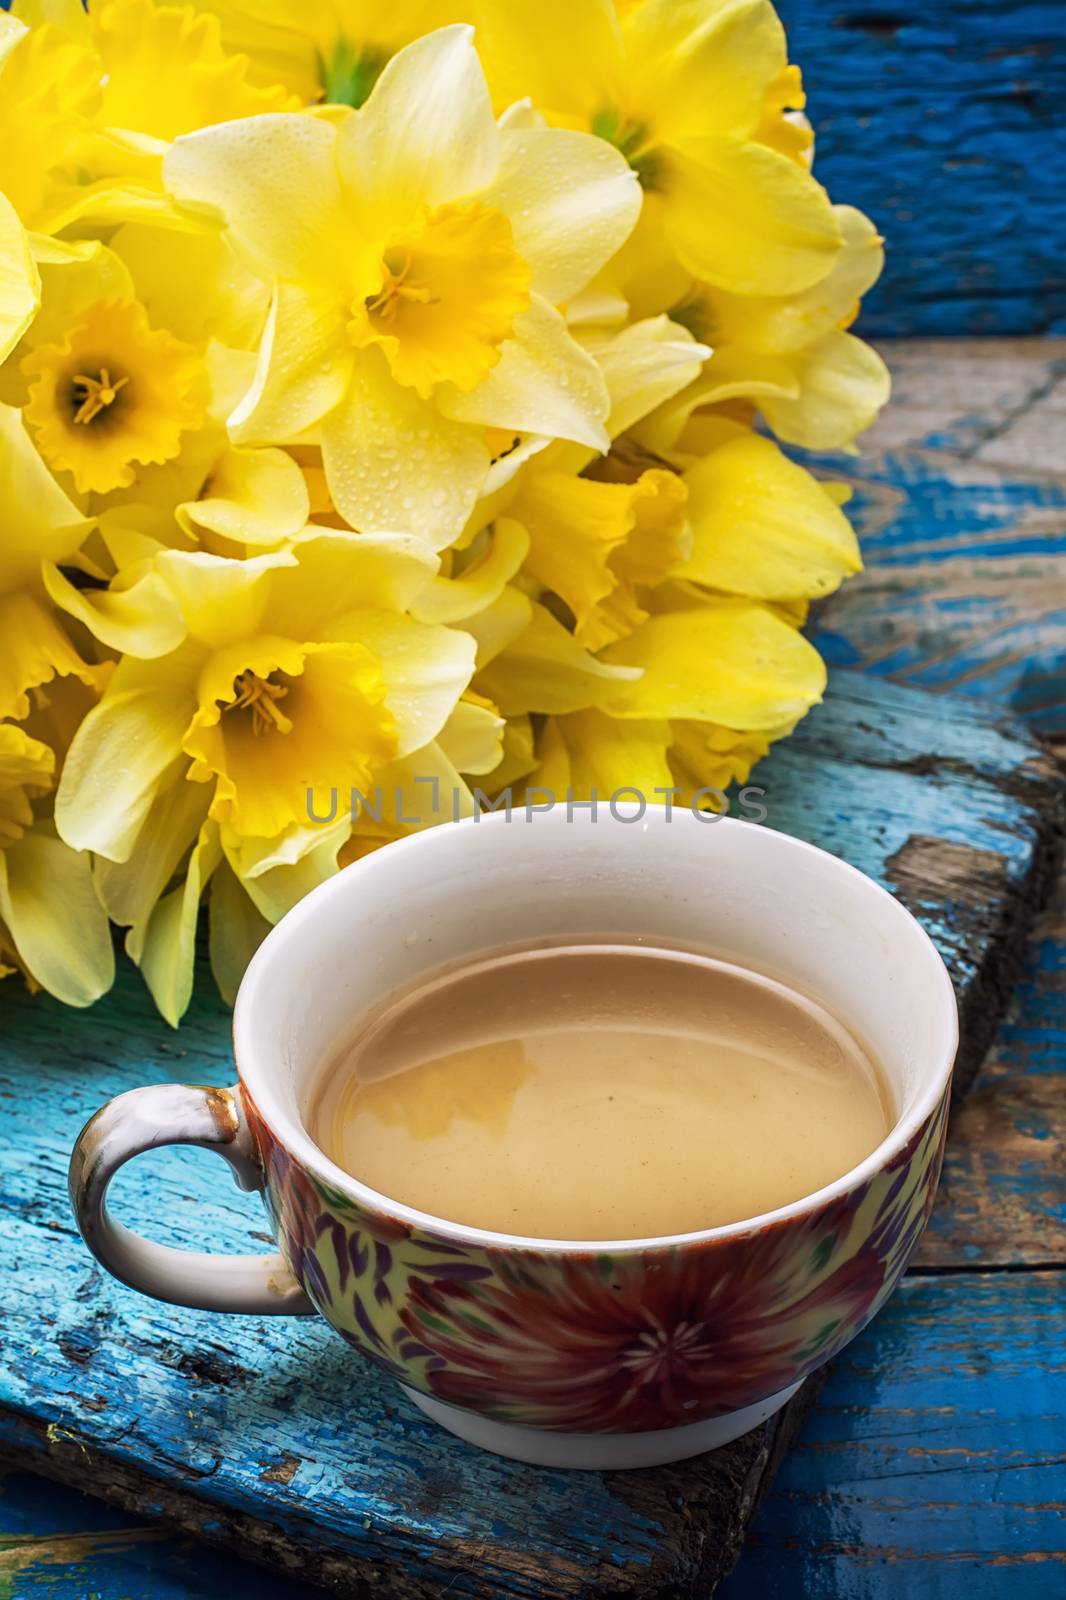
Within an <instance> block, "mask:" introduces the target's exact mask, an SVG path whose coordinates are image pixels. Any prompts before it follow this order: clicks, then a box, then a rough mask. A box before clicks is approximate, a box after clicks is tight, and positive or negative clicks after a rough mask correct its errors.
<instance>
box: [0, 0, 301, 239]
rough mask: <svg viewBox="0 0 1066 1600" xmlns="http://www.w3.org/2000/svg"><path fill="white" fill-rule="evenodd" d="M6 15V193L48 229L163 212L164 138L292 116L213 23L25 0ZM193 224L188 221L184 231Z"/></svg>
mask: <svg viewBox="0 0 1066 1600" xmlns="http://www.w3.org/2000/svg"><path fill="white" fill-rule="evenodd" d="M15 10H16V12H17V15H3V16H0V189H2V190H3V191H4V192H5V193H6V194H7V196H8V198H9V199H10V200H11V201H12V203H13V204H14V206H15V208H16V210H17V211H18V212H19V214H20V215H21V217H22V219H23V221H24V222H25V223H26V224H27V226H29V227H33V228H35V229H38V230H40V231H42V232H45V233H55V232H58V231H60V230H61V229H63V228H65V227H67V226H69V225H70V224H71V223H75V222H78V223H81V224H82V225H84V224H86V223H94V224H97V225H100V224H108V223H112V224H113V223H115V222H119V221H124V220H129V219H131V218H134V217H137V216H155V217H157V218H159V219H165V220H167V221H168V222H169V223H170V225H172V226H173V225H175V218H174V216H172V215H171V213H172V212H173V207H172V206H170V204H169V202H167V201H166V200H165V197H164V196H163V195H162V193H161V192H160V189H159V158H160V155H161V153H162V150H163V149H164V148H165V145H166V142H168V141H169V140H171V139H173V138H174V137H175V136H176V135H177V134H179V133H186V132H189V131H190V130H192V129H194V128H200V127H203V126H204V125H205V124H207V123H212V122H223V121H227V120H230V119H231V118H234V117H245V116H252V115H254V114H256V113H258V112H264V111H276V110H286V109H290V108H295V107H296V106H297V105H298V104H299V101H298V99H297V97H295V96H294V95H292V94H291V92H290V91H289V90H287V89H286V88H285V87H284V86H283V85H282V84H279V83H271V84H263V83H261V82H253V81H252V79H251V77H250V71H251V63H250V62H249V60H248V58H247V57H246V56H242V55H240V54H239V53H233V52H230V51H227V50H226V49H225V48H224V47H223V44H222V35H221V28H220V25H219V22H218V19H217V18H216V17H214V16H210V15H204V14H202V13H201V12H200V11H199V10H198V9H197V8H196V7H194V6H192V5H168V4H166V3H165V0H163V3H160V4H157V3H156V0H99V3H94V4H93V5H92V6H91V7H90V8H88V9H86V8H85V7H83V6H82V5H81V4H80V3H79V0H48V3H45V0H18V3H17V4H16V7H15ZM179 225H180V226H188V223H187V222H183V223H180V224H179Z"/></svg>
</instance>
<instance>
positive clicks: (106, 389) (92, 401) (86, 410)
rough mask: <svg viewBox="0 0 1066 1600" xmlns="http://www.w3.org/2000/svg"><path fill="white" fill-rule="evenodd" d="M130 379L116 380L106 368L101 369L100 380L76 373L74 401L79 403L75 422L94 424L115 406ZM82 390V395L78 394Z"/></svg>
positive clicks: (73, 383) (73, 385) (73, 384)
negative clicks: (103, 412) (102, 413)
mask: <svg viewBox="0 0 1066 1600" xmlns="http://www.w3.org/2000/svg"><path fill="white" fill-rule="evenodd" d="M129 381H130V380H129V378H128V377H127V378H115V379H114V380H112V377H111V374H110V373H109V372H108V370H107V368H106V367H101V368H100V376H99V377H98V378H90V377H87V376H86V375H85V374H84V373H81V372H79V373H76V374H75V376H74V379H73V382H72V387H73V389H74V399H75V401H76V402H77V403H78V404H77V410H76V411H75V413H74V421H75V422H83V423H89V422H94V421H95V420H96V418H97V417H98V416H99V415H100V413H101V411H106V410H107V408H108V406H113V405H114V403H115V401H116V400H117V399H118V394H119V390H120V389H124V388H125V387H126V385H127V383H129ZM78 390H81V394H80V395H79V394H78Z"/></svg>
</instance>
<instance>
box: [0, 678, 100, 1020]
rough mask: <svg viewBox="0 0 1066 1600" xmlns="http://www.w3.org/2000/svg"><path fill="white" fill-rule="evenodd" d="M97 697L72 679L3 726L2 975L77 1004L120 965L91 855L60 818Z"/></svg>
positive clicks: (44, 692) (39, 693)
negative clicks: (76, 740)
mask: <svg viewBox="0 0 1066 1600" xmlns="http://www.w3.org/2000/svg"><path fill="white" fill-rule="evenodd" d="M94 699H95V689H94V688H92V687H87V686H85V685H83V684H82V683H80V682H79V681H78V680H77V679H75V678H65V679H62V680H59V681H56V682H53V683H50V684H49V685H48V687H47V688H46V689H38V690H35V691H34V693H33V705H32V709H31V711H30V714H29V716H28V718H27V719H26V720H25V721H23V722H20V723H14V722H0V976H4V975H5V974H10V973H12V972H20V973H21V974H22V976H23V977H24V978H25V980H26V982H27V983H28V984H29V986H30V987H31V988H33V989H36V988H43V989H47V990H48V991H49V992H50V993H51V994H54V995H55V996H57V998H58V999H60V1000H63V1001H64V1002H65V1003H66V1004H67V1005H71V1006H87V1005H91V1004H92V1002H93V1001H94V1000H97V999H99V997H100V996H101V995H102V994H105V993H106V992H107V990H108V989H109V988H110V987H111V983H112V981H113V978H114V971H115V958H114V952H113V949H112V945H111V931H110V928H109V926H108V920H107V913H106V912H105V911H104V908H103V906H102V904H101V903H100V899H99V897H98V895H97V893H96V889H95V887H94V884H93V878H92V868H91V863H90V858H89V857H88V856H87V855H83V854H80V853H79V852H77V851H75V850H72V849H71V848H70V846H69V845H66V844H64V843H63V841H62V840H61V839H59V838H58V837H57V836H56V831H55V827H54V825H53V822H52V817H51V811H52V799H53V795H54V789H55V782H56V777H57V774H58V771H59V768H60V766H61V764H62V760H63V755H64V752H65V749H66V746H67V744H68V743H69V740H70V736H71V733H72V731H73V729H74V728H76V727H77V725H78V722H79V721H80V720H81V718H82V717H83V716H84V715H85V713H86V711H87V710H88V709H89V707H90V706H91V705H92V703H93V700H94Z"/></svg>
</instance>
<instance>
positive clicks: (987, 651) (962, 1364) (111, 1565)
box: [0, 341, 1066, 1600]
mask: <svg viewBox="0 0 1066 1600" xmlns="http://www.w3.org/2000/svg"><path fill="white" fill-rule="evenodd" d="M886 353H887V354H888V357H889V360H890V363H891V365H892V366H893V368H894V371H895V374H896V381H897V389H896V404H895V407H894V408H893V410H892V412H891V413H890V415H889V416H888V417H887V418H886V419H885V421H884V422H883V423H882V424H881V425H880V426H879V428H878V429H877V430H876V431H875V433H874V434H873V435H871V436H870V440H869V443H868V445H867V447H866V449H865V450H864V452H863V455H862V457H861V459H860V461H859V463H858V464H857V466H856V465H852V467H851V469H850V471H851V475H852V476H853V477H855V478H857V480H858V481H859V483H860V485H861V490H860V496H859V506H858V512H859V520H860V526H861V531H862V533H863V539H864V549H865V553H866V559H867V571H866V572H865V574H864V575H863V576H862V577H861V578H860V579H858V580H856V582H855V583H853V584H852V585H850V586H849V588H848V589H847V590H846V591H845V593H844V594H843V595H841V596H839V597H837V598H836V599H835V600H834V601H832V602H830V603H829V604H828V605H827V606H826V607H825V608H824V610H823V611H822V613H821V615H820V617H819V618H818V621H817V624H816V630H815V631H816V633H817V636H818V639H819V642H820V645H821V647H822V648H823V650H825V651H826V653H827V654H828V655H829V656H830V658H831V659H832V660H834V661H835V662H837V663H839V664H840V665H844V664H847V665H848V666H853V667H854V666H860V667H862V669H863V670H865V671H868V672H871V673H875V674H881V675H885V676H891V677H893V678H897V679H899V680H900V681H902V682H906V683H912V684H916V685H922V686H924V687H927V688H935V689H942V690H949V691H950V692H951V693H952V694H955V695H958V694H963V695H971V696H974V697H977V698H979V699H981V700H983V701H984V702H985V703H987V704H992V705H994V706H997V707H1004V708H1007V707H1009V708H1014V709H1015V710H1016V711H1018V712H1019V713H1020V714H1021V715H1023V716H1024V717H1025V719H1026V720H1027V721H1028V722H1029V724H1030V725H1031V727H1032V728H1033V729H1035V730H1036V731H1038V732H1040V733H1042V734H1043V735H1045V736H1047V737H1048V738H1050V739H1051V740H1052V741H1058V742H1060V743H1066V555H1064V552H1066V476H1064V475H1063V471H1062V463H1061V451H1062V440H1063V436H1064V431H1066V429H1064V424H1066V344H1063V345H1058V344H1055V343H1042V342H1039V341H1032V342H1022V343H1016V342H1006V341H994V342H987V343H981V344H966V343H961V342H959V343H945V344H933V343H929V342H925V341H923V342H920V343H919V342H916V343H913V344H907V343H901V344H897V345H894V346H891V347H889V348H888V349H887V351H886ZM1064 970H1066V884H1064V886H1063V888H1062V889H1061V890H1060V892H1059V894H1058V895H1057V896H1056V898H1055V900H1054V902H1053V903H1052V905H1051V906H1050V907H1049V908H1048V909H1047V911H1046V912H1045V913H1044V914H1043V915H1042V917H1041V919H1040V921H1039V924H1038V926H1037V927H1036V929H1035V931H1034V933H1033V936H1032V938H1031V940H1030V943H1029V948H1028V954H1027V957H1026V964H1025V970H1024V973H1023V976H1022V980H1021V982H1020V983H1019V985H1018V988H1017V992H1016V995H1015V998H1014V1001H1013V1004H1012V1006H1011V1009H1010V1012H1009V1014H1008V1016H1007V1018H1006V1020H1005V1022H1004V1023H1003V1025H1002V1026H1001V1028H1000V1030H999V1033H998V1036H997V1038H996V1041H995V1044H994V1047H993V1049H992V1051H991V1052H990V1054H989V1055H988V1057H987V1059H986V1060H985V1062H984V1064H983V1066H982V1067H981V1069H980V1073H979V1076H978V1079H977V1083H976V1085H975V1087H974V1089H973V1090H972V1092H971V1094H970V1096H969V1097H968V1099H967V1101H966V1103H965V1104H964V1105H963V1107H962V1108H961V1109H960V1110H959V1111H958V1113H957V1115H956V1118H955V1121H954V1124H953V1128H952V1134H951V1141H950V1145H949V1153H948V1159H947V1164H946V1168H945V1175H944V1180H943V1184H942V1189H941V1195H940V1199H939V1202H938V1206H937V1210H936V1212H935V1214H934V1218H933V1223H932V1225H931V1228H930V1230H929V1233H928V1235H927V1238H926V1240H925V1242H924V1244H923V1247H922V1250H921V1254H920V1257H919V1260H918V1262H917V1263H916V1265H915V1268H914V1269H913V1270H912V1272H911V1273H910V1274H909V1276H908V1279H907V1281H906V1282H905V1283H904V1285H903V1287H902V1288H901V1290H900V1291H899V1292H898V1294H897V1295H896V1297H895V1298H894V1299H893V1301H892V1302H890V1304H889V1306H888V1308H887V1309H886V1310H885V1311H884V1312H883V1314H882V1315H881V1316H880V1317H879V1318H878V1319H877V1321H876V1322H875V1323H874V1325H873V1326H872V1327H871V1328H870V1329H868V1330H867V1332H866V1333H865V1334H864V1335H863V1336H862V1337H861V1338H860V1339H859V1340H858V1341H856V1343H855V1345H853V1346H852V1347H851V1348H850V1349H849V1350H848V1351H847V1352H846V1353H845V1355H844V1356H843V1357H842V1358H841V1359H840V1360H838V1362H837V1363H836V1364H835V1366H834V1367H833V1368H832V1370H831V1372H830V1375H829V1378H828V1381H827V1383H826V1386H825V1388H824V1389H823V1391H822V1394H821V1397H820V1399H819V1401H818V1403H817V1405H816V1407H815V1409H814V1411H813V1413H812V1415H811V1416H810V1418H809V1420H808V1422H807V1424H806V1427H805V1429H804V1432H803V1434H802V1436H801V1438H800V1440H799V1443H798V1444H797V1445H796V1446H795V1447H794V1449H793V1451H792V1453H791V1455H790V1456H789V1457H788V1458H786V1461H785V1464H784V1467H783V1470H782V1472H781V1474H780V1476H779V1477H778V1479H777V1483H776V1486H775V1488H774V1489H773V1490H772V1492H771V1494H770V1497H769V1499H768V1501H767V1503H766V1504H765V1506H764V1507H763V1510H762V1513H761V1515H760V1517H759V1519H758V1521H757V1523H756V1525H755V1529H754V1532H753V1533H752V1535H751V1536H750V1538H749V1542H748V1544H747V1546H746V1548H745V1551H744V1553H743V1555H742V1557H741V1560H740V1563H739V1565H738V1566H737V1568H736V1570H735V1572H734V1573H733V1575H732V1577H731V1578H730V1579H728V1580H727V1581H726V1583H725V1584H724V1585H723V1586H722V1587H720V1589H719V1590H718V1594H719V1595H720V1596H721V1597H722V1600H749V1597H751V1600H756V1597H759V1600H761V1597H763V1596H765V1597H767V1600H777V1597H781V1600H793V1597H795V1596H798V1595H803V1596H804V1597H821V1596H825V1597H830V1596H832V1597H834V1600H836V1597H845V1596H846V1597H848V1600H852V1597H856V1600H857V1597H859V1596H863V1597H870V1600H888V1597H894V1596H896V1595H900V1596H903V1595H904V1594H906V1595H907V1596H908V1597H909V1596H911V1595H915V1594H917V1595H919V1596H924V1595H937V1596H945V1597H947V1600H954V1597H955V1596H956V1595H958V1596H960V1597H961V1596H963V1595H965V1596H966V1597H967V1600H983V1597H984V1596H986V1595H987V1596H990V1597H991V1596H997V1597H998V1596H999V1595H1001V1594H1003V1593H1005V1592H1009V1593H1010V1594H1011V1595H1012V1596H1015V1595H1017V1596H1019V1597H1027V1596H1034V1597H1036V1596H1039V1597H1041V1600H1042V1597H1044V1596H1048V1597H1050V1596H1053V1595H1060V1594H1062V1593H1064V1592H1066V1510H1064V1502H1066V1492H1064V1481H1066V1426H1064V1424H1063V1421H1062V1418H1063V1415H1064V1413H1066V1187H1064V1172H1066V1163H1064V1160H1063V1156H1064V1150H1063V1145H1064V1142H1066V1124H1064V1118H1063V1111H1062V1106H1063V1103H1064V1093H1063V1091H1064V1087H1066V1086H1064V1082H1063V1077H1064V1072H1066V1059H1064V1056H1066V1052H1064V1049H1063V1044H1064V1040H1066V981H1064V976H1063V974H1064ZM0 1528H2V1529H3V1530H4V1531H3V1538H2V1541H0V1595H3V1596H5V1597H10V1600H18V1597H20V1596H30V1595H33V1594H37V1593H40V1592H42V1591H43V1590H44V1589H45V1588H47V1593H48V1594H49V1596H50V1597H52V1600H67V1597H68V1596H69V1597H74V1596H78V1597H79V1600H88V1597H89V1596H96V1597H98V1600H142V1597H143V1600H148V1597H152V1600H170V1597H171V1596H178V1595H182V1596H189V1597H193V1596H197V1597H199V1596H203V1597H205V1600H207V1597H211V1600H218V1597H221V1596H223V1595H225V1596H227V1600H240V1597H242V1596H244V1595H248V1596H253V1595H254V1596H262V1597H264V1600H272V1597H273V1596H278V1597H279V1600H280V1597H284V1600H302V1597H303V1595H304V1594H305V1593H306V1594H307V1595H310V1594H311V1593H320V1591H311V1590H304V1589H303V1588H302V1586H300V1585H298V1584H295V1583H293V1581H292V1580H291V1579H280V1578H279V1579H277V1580H274V1579H272V1578H271V1577H270V1576H269V1575H265V1574H264V1573H263V1571H262V1570H261V1569H252V1568H250V1567H247V1566H245V1565H244V1564H243V1563H242V1562H241V1561H240V1560H238V1559H237V1558H236V1557H230V1556H228V1555H227V1556H222V1555H220V1554H218V1553H217V1552H214V1551H209V1550H206V1549H204V1548H203V1547H200V1546H196V1545H193V1544H192V1543H190V1542H189V1541H185V1540H179V1539H176V1538H174V1537H173V1536H171V1535H168V1534H167V1533H166V1532H165V1531H164V1530H162V1529H160V1528H158V1527H153V1526H151V1525H146V1524H138V1523H137V1522H136V1519H133V1518H131V1517H129V1516H128V1515H126V1514H123V1513H122V1512H116V1511H112V1510H109V1509H107V1508H105V1507H102V1506H100V1505H98V1504H97V1503H95V1502H93V1501H91V1500H89V1499H88V1498H86V1497H84V1496H82V1495H79V1494H77V1493H76V1492H75V1491H73V1490H70V1489H64V1488H59V1487H58V1486H56V1485H53V1484H47V1485H46V1484H44V1483H43V1482H41V1481H39V1480H37V1479H35V1478H33V1477H32V1476H30V1475H29V1474H25V1473H12V1474H9V1475H8V1476H7V1478H6V1479H5V1480H4V1482H3V1484H2V1486H0ZM1008 1581H1009V1583H1010V1588H1009V1590H1007V1589H1006V1588H1005V1586H1006V1584H1007V1583H1008Z"/></svg>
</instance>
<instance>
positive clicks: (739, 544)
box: [677, 433, 862, 720]
mask: <svg viewBox="0 0 1066 1600" xmlns="http://www.w3.org/2000/svg"><path fill="white" fill-rule="evenodd" d="M685 482H686V484H687V485H688V515H689V522H690V525H691V528H692V551H691V554H690V556H689V558H688V560H687V561H686V562H684V563H683V564H682V565H681V566H680V567H679V568H678V569H677V576H678V577H680V578H688V579H690V580H692V581H694V582H696V583H704V584H707V585H709V586H710V587H711V588H714V589H725V590H727V591H731V592H732V593H734V594H743V595H753V596H758V598H760V599H763V600H793V599H807V598H810V599H814V598H817V597H818V596H820V595H825V594H830V593H831V592H832V591H833V590H834V589H836V588H839V586H840V584H841V582H842V581H843V579H844V578H845V577H847V576H848V575H849V574H850V573H853V572H858V571H859V570H860V568H861V566H862V561H861V558H860V556H859V546H858V541H857V540H856V538H855V534H854V532H853V531H852V528H851V525H850V524H849V522H848V520H847V518H846V517H845V516H844V514H843V512H842V511H840V509H839V508H838V507H837V506H835V505H834V504H833V502H832V500H830V498H829V496H828V495H827V494H826V493H825V492H824V490H823V489H822V487H821V485H820V484H819V483H818V482H817V481H816V480H815V479H814V478H812V477H811V475H810V473H809V472H807V471H805V470H804V468H802V467H799V466H797V465H796V464H795V463H794V462H792V461H789V460H788V458H787V456H784V455H782V453H781V451H780V450H779V449H778V448H777V446H776V445H775V444H773V443H772V442H771V441H770V440H769V439H763V438H760V437H759V435H758V434H754V433H752V434H747V435H746V436H745V437H744V438H741V439H736V440H734V441H733V442H732V443H730V444H726V445H723V446H722V448H721V449H720V450H714V451H712V453H711V454H710V455H709V456H706V457H705V458H704V459H703V460H702V461H700V462H698V463H697V464H696V465H695V466H694V467H691V468H690V469H689V471H688V472H687V473H686V474H685ZM723 720H728V719H723Z"/></svg>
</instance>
